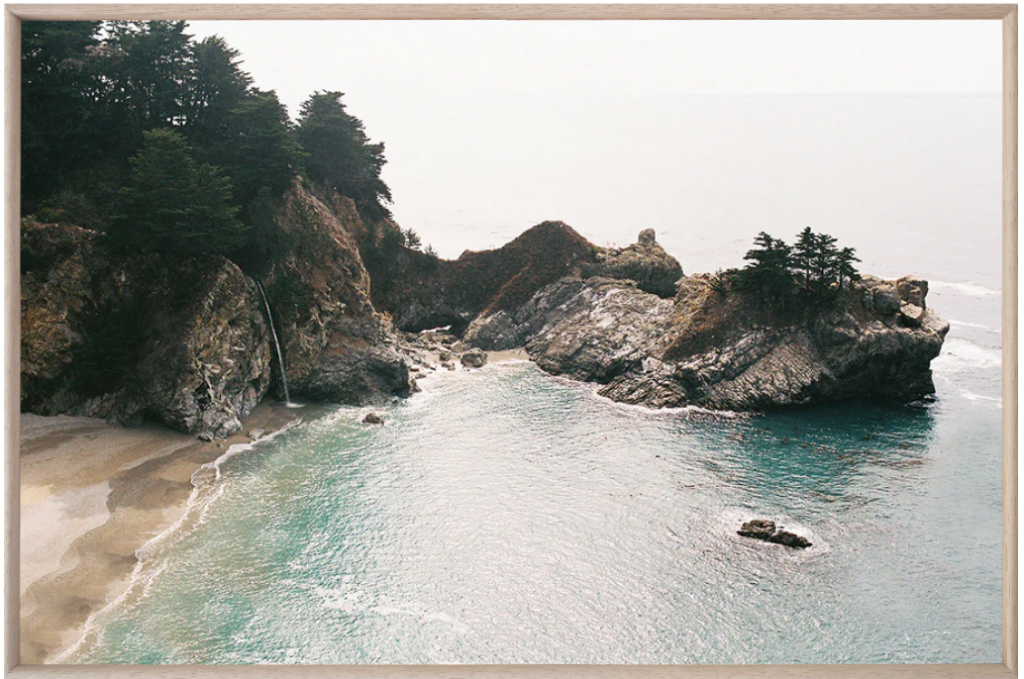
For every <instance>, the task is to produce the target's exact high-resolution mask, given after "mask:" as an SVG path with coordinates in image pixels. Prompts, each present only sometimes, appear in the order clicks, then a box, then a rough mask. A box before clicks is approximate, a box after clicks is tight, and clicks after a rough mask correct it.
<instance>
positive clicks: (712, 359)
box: [475, 276, 949, 410]
mask: <svg viewBox="0 0 1024 679" xmlns="http://www.w3.org/2000/svg"><path fill="white" fill-rule="evenodd" d="M927 291H928V287H927V282H926V281H923V280H920V279H915V278H911V277H907V278H903V279H900V280H899V281H883V280H881V279H877V278H874V277H870V276H868V277H865V279H864V280H863V281H860V282H857V283H855V284H854V285H853V286H852V288H851V289H850V290H849V291H847V292H846V293H845V294H843V295H842V296H841V297H840V299H839V300H838V301H836V302H835V303H833V304H830V305H828V309H827V311H821V312H810V313H808V312H805V311H801V312H799V313H791V314H789V315H788V316H783V315H781V314H777V313H774V312H771V311H768V310H766V309H765V308H764V305H763V304H760V303H758V302H757V301H756V300H753V299H751V298H750V297H749V296H747V295H744V294H742V293H738V292H720V291H717V290H716V289H715V286H714V285H713V282H712V277H710V276H692V277H690V278H687V279H685V280H684V281H682V282H681V284H680V286H679V292H678V294H677V296H676V297H675V299H673V300H665V299H661V298H659V297H657V296H655V295H652V294H648V293H645V292H644V291H642V290H640V289H639V288H638V287H637V286H636V285H635V284H630V283H624V282H621V281H616V280H611V279H608V278H601V277H592V278H589V279H583V278H580V277H569V278H566V279H563V280H561V281H558V282H557V283H555V284H553V285H551V286H548V287H547V288H545V289H543V290H541V291H540V292H539V293H538V294H537V295H536V296H535V297H534V298H533V299H531V300H530V302H529V303H528V304H525V305H523V306H522V307H521V308H520V309H518V310H517V311H516V312H515V313H512V314H506V315H504V316H492V317H491V318H489V319H486V320H484V321H483V322H481V323H480V324H479V326H480V327H477V328H476V329H475V330H476V335H475V336H476V337H484V338H486V340H485V342H489V341H492V338H494V337H501V338H506V339H507V341H519V342H522V343H524V344H525V346H526V348H527V350H528V352H529V353H530V356H531V357H532V358H533V359H534V360H535V361H536V362H537V365H538V366H540V367H541V368H542V369H544V370H546V371H548V372H551V373H554V374H561V375H566V376H569V377H573V378H575V379H581V380H587V381H593V382H598V383H601V384H603V385H604V386H603V387H602V388H601V390H600V393H601V394H602V395H604V396H607V397H609V398H611V399H613V400H616V401H622V402H626V403H637V404H643V405H647V406H651V407H665V406H686V405H698V406H702V407H707V408H713V409H731V410H761V409H767V408H775V407H783V406H791V405H801V404H808V403H816V402H824V401H834V400H841V399H846V398H853V397H861V396H863V397H883V398H892V399H899V400H903V401H909V400H913V399H915V398H920V397H921V396H924V395H927V394H931V393H933V392H934V385H933V383H932V379H931V371H930V368H929V365H930V362H931V360H932V359H933V358H935V357H936V356H938V354H939V351H940V350H941V348H942V342H943V338H944V337H945V335H946V333H947V332H948V330H949V324H948V323H947V322H946V321H945V320H943V319H942V318H941V317H940V316H939V315H938V314H936V313H935V312H934V311H932V310H930V309H928V308H927V307H926V305H925V298H926V296H927Z"/></svg>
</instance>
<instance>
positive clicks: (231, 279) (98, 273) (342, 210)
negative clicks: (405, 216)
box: [21, 184, 414, 438]
mask: <svg viewBox="0 0 1024 679" xmlns="http://www.w3.org/2000/svg"><path fill="white" fill-rule="evenodd" d="M277 220H278V226H279V227H280V232H281V236H280V238H281V241H282V245H281V247H280V248H278V249H277V250H276V251H275V252H274V253H272V256H271V257H270V258H269V259H267V261H264V262H263V264H262V265H261V266H260V267H259V270H257V271H254V272H252V273H254V274H256V275H258V276H259V277H260V278H261V279H262V280H263V282H264V283H265V289H266V291H267V295H268V298H269V300H270V305H271V308H272V309H273V312H274V314H275V318H274V321H275V325H276V326H277V329H278V334H279V336H280V339H281V343H282V350H283V354H284V358H285V361H284V362H285V366H286V369H287V376H288V380H289V386H290V387H291V389H292V394H293V395H297V396H300V397H305V398H310V399H315V400H322V401H330V402H340V403H352V404H363V403H371V402H375V401H381V400H383V399H386V398H391V397H395V396H406V395H408V394H409V393H411V390H412V389H413V386H414V383H413V381H412V380H411V378H410V374H409V367H408V359H407V357H406V356H405V355H403V353H402V352H401V351H400V350H401V349H402V346H401V342H400V341H399V338H398V336H397V334H396V333H395V331H394V329H393V327H392V326H391V324H390V323H389V322H388V320H387V319H386V318H385V317H384V316H382V315H381V314H379V313H377V311H376V310H375V309H374V308H373V305H372V303H371V302H370V296H369V287H370V282H369V276H368V275H367V273H366V270H365V268H364V267H363V264H362V261H361V259H360V255H359V250H358V248H357V246H356V244H355V240H354V238H353V235H352V233H353V230H357V229H359V228H362V226H361V224H360V223H359V217H358V214H357V213H356V211H355V208H354V207H353V205H352V203H351V201H348V200H347V199H338V200H337V201H336V204H334V205H332V206H331V208H328V207H327V206H325V205H324V203H323V202H321V201H320V200H318V199H317V198H315V197H314V196H313V195H312V194H310V193H309V192H307V191H305V190H304V189H303V188H302V187H301V186H299V185H298V184H296V185H295V186H294V187H293V189H292V190H291V191H290V192H289V193H288V194H287V196H286V197H285V200H284V201H283V203H282V207H281V210H280V213H279V215H278V216H277ZM21 284H22V286H21V287H22V298H21V309H22V319H21V320H22V346H21V353H22V392H21V400H22V409H23V410H28V411H32V412H36V413H39V414H44V415H52V414H58V413H65V414H71V415H84V416H92V417H101V418H106V419H112V420H115V421H118V422H121V423H122V424H126V425H130V424H137V423H140V422H141V421H143V420H144V419H150V420H156V421H159V422H162V423H164V424H166V425H168V426H170V427H173V428H174V429H178V430H181V431H185V432H189V433H192V434H196V435H197V436H202V437H204V438H217V437H224V436H227V435H230V434H231V433H234V432H235V431H237V430H238V429H239V428H240V427H241V426H242V425H241V418H243V417H245V416H246V415H247V414H248V413H249V412H250V411H251V410H252V409H253V408H254V407H255V406H256V404H257V403H258V402H259V401H260V400H261V399H262V398H263V396H264V395H265V394H266V393H267V391H268V389H269V388H270V385H271V376H272V370H273V371H274V373H273V374H274V375H275V376H276V382H277V384H278V386H279V385H280V372H279V371H280V366H279V365H278V361H277V359H276V357H275V358H272V354H273V349H272V347H271V339H270V328H269V325H268V320H267V317H266V312H265V310H264V305H263V302H262V299H261V297H260V296H259V290H258V288H257V284H256V282H255V280H254V279H253V278H252V277H250V276H249V275H246V273H243V271H242V269H240V268H239V267H238V266H237V265H236V264H234V263H233V262H232V261H230V260H228V259H226V258H224V257H220V256H203V257H191V258H178V259H174V260H171V259H169V258H167V257H163V256H161V255H159V254H156V253H149V254H131V253H128V254H123V253H116V252H112V251H110V250H109V249H108V248H107V247H105V245H104V243H103V238H102V236H101V235H100V234H98V233H96V232H93V231H90V230H87V229H82V228H78V227H75V226H68V225H55V224H40V223H37V222H33V221H31V220H26V221H25V222H24V223H23V226H22V281H21Z"/></svg>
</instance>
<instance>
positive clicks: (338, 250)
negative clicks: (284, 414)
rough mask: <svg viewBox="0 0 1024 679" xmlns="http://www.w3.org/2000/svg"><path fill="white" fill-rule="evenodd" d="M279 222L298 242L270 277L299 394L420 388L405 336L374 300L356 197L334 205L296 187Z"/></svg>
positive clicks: (323, 397) (351, 396) (333, 395)
mask: <svg viewBox="0 0 1024 679" xmlns="http://www.w3.org/2000/svg"><path fill="white" fill-rule="evenodd" d="M278 225H279V227H280V229H281V231H282V232H283V234H284V235H285V239H286V240H287V241H288V242H290V243H291V247H289V248H286V249H284V250H282V251H281V252H279V253H278V254H277V257H275V259H274V260H273V261H272V263H271V265H270V267H269V271H268V272H267V273H266V274H265V275H264V277H263V283H264V287H265V288H266V291H267V297H268V298H269V300H270V305H271V307H272V308H273V310H274V314H275V319H274V320H275V323H276V325H277V330H278V337H279V339H280V341H281V349H282V351H283V353H284V356H285V364H286V368H287V373H288V385H289V387H290V388H291V392H292V394H293V395H297V396H300V397H304V398H308V399H313V400H318V401H328V402H335V403H348V404H359V405H361V404H366V403H372V402H376V401H380V400H382V399H385V398H388V397H392V396H398V397H401V396H408V395H409V393H410V390H411V388H412V384H411V382H410V375H409V366H408V362H407V360H406V358H405V357H404V356H403V355H402V354H401V353H400V352H399V351H398V348H399V338H398V337H397V335H396V333H395V332H394V330H393V327H392V326H391V324H390V323H389V322H388V321H387V319H385V318H384V316H382V315H381V314H380V313H378V312H377V310H376V309H375V308H374V306H373V304H372V302H371V300H370V277H369V275H368V274H367V272H366V269H365V268H364V266H363V262H362V259H361V257H360V253H359V249H358V246H357V245H356V240H355V234H356V233H358V232H360V231H361V230H363V228H364V227H363V225H362V222H361V220H360V218H359V214H358V213H357V212H356V208H355V206H354V205H353V203H352V201H350V200H349V199H347V198H340V199H336V200H335V201H334V203H333V204H332V205H331V206H330V207H328V206H327V205H325V204H324V202H322V201H321V200H319V199H318V198H316V197H315V196H313V195H312V194H310V193H309V192H307V191H305V190H303V189H302V188H301V187H300V186H298V185H296V186H295V187H293V189H292V190H291V191H290V192H289V193H288V195H287V196H286V200H285V204H284V208H283V210H282V212H281V214H280V215H279V217H278Z"/></svg>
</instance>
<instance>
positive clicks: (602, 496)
mask: <svg viewBox="0 0 1024 679" xmlns="http://www.w3.org/2000/svg"><path fill="white" fill-rule="evenodd" d="M940 367H941V366H940ZM954 374H955V372H954V370H953V369H951V370H950V372H949V375H950V377H952V376H953V375H954ZM423 386H424V392H423V393H421V394H417V395H416V396H414V397H413V398H411V399H409V400H408V401H407V402H404V403H398V404H395V405H394V406H392V407H390V408H387V409H385V410H384V411H383V414H384V416H385V418H386V419H387V421H388V422H387V425H386V426H384V427H371V426H366V425H362V424H360V423H359V419H360V417H361V415H362V414H363V413H364V412H365V411H363V410H360V409H357V408H345V407H342V408H326V407H320V408H313V407H309V408H307V411H306V412H304V413H303V416H304V419H305V421H304V423H303V424H302V425H300V426H297V427H295V428H293V429H291V430H288V431H286V432H284V433H282V434H280V435H278V436H277V437H276V438H275V439H274V440H272V441H269V442H265V443H260V444H257V445H255V446H254V447H253V448H252V449H251V450H248V451H244V452H242V453H241V454H237V455H235V456H233V457H230V458H229V459H226V460H224V461H222V462H221V463H220V471H221V473H222V476H221V478H220V479H216V480H215V479H213V476H214V473H213V472H214V470H213V469H207V470H205V472H203V473H202V474H200V475H199V476H200V477H205V478H199V479H197V481H198V482H199V483H200V488H199V489H198V490H197V496H196V502H195V505H194V507H193V511H192V512H191V513H190V516H189V517H188V518H187V520H186V525H184V526H182V527H181V528H180V529H179V530H177V531H176V532H175V533H174V534H172V535H170V536H169V537H168V538H167V539H165V540H163V541H162V542H161V543H159V544H158V545H154V546H151V547H150V548H149V552H148V554H147V555H146V556H147V559H146V561H145V565H144V566H143V567H142V568H141V569H140V571H139V572H138V573H137V585H136V587H135V589H134V591H133V592H131V593H129V595H128V596H127V597H126V598H125V600H124V601H122V602H120V603H119V604H117V605H115V606H113V607H111V608H110V609H108V610H107V611H106V612H105V613H104V614H102V615H101V616H100V617H99V618H97V619H95V620H94V621H93V623H92V625H91V629H92V632H91V633H90V634H89V635H87V637H86V642H85V643H84V644H82V645H81V646H80V647H79V648H78V649H76V650H75V651H73V652H72V654H71V655H70V656H68V657H66V658H64V659H63V661H74V662H93V663H101V662H102V663H456V662H458V663H522V662H526V663H538V662H572V663H703V664H713V663H764V662H777V663H792V662H829V663H838V662H996V661H998V659H999V652H1000V639H999V633H1000V627H999V610H1000V609H999V605H1000V602H999V593H1000V573H999V551H1000V535H999V520H998V517H999V497H1000V495H999V489H1000V486H999V438H998V430H999V426H998V425H999V416H1000V410H999V408H998V407H994V406H993V405H992V402H989V401H986V400H985V399H973V400H972V399H971V398H969V397H963V396H951V397H948V398H941V399H940V400H939V401H938V402H937V403H936V404H934V405H933V406H931V407H929V408H914V407H891V406H889V407H882V406H877V405H870V404H846V405H842V406H834V407H827V408H813V409H808V410H803V411H799V412H792V413H779V414H772V415H764V416H752V417H737V416H733V417H722V416H711V415H709V414H707V413H705V412H702V411H660V412H655V411H646V410H643V409H641V408H636V407H631V406H623V405H620V404H615V403H611V402H609V401H607V400H604V399H602V398H600V397H598V396H597V395H596V394H595V393H594V391H593V389H592V388H591V387H589V386H587V385H580V384H575V383H572V382H569V381H566V380H563V379H559V378H552V377H549V376H547V375H545V374H543V373H542V372H540V371H539V370H538V369H537V368H535V367H534V366H533V365H532V364H530V363H526V362H517V363H504V364H492V365H489V366H487V367H485V368H484V369H482V370H478V371H472V372H471V371H465V372H458V373H448V372H447V371H445V372H444V373H443V374H437V375H435V376H432V377H429V378H426V379H425V380H424V381H423ZM752 516H767V517H771V518H774V519H776V520H778V521H781V522H782V523H783V524H784V525H786V526H787V527H790V528H792V529H794V530H796V531H798V532H801V533H803V534H806V535H808V536H809V537H810V539H811V540H812V541H813V542H814V546H813V547H812V548H810V549H808V550H805V551H797V550H790V549H788V548H785V547H781V546H778V545H769V544H765V543H760V542H755V541H750V540H746V539H743V538H740V537H738V536H736V535H735V530H736V529H737V528H738V527H739V524H740V522H741V521H742V520H743V519H744V518H747V517H752ZM197 524H201V525H197Z"/></svg>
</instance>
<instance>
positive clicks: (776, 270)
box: [734, 227, 860, 307]
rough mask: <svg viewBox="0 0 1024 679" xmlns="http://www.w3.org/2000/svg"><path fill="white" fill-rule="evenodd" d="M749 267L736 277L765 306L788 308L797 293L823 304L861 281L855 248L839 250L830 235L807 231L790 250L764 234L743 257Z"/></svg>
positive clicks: (802, 233)
mask: <svg viewBox="0 0 1024 679" xmlns="http://www.w3.org/2000/svg"><path fill="white" fill-rule="evenodd" d="M743 258H744V259H745V260H747V261H748V262H749V263H748V264H747V266H746V267H745V268H743V269H741V270H739V271H736V272H735V274H734V276H735V280H736V283H737V286H738V288H739V289H741V290H748V291H751V292H754V293H756V294H757V295H759V296H760V298H761V301H762V302H764V303H766V304H773V305H776V306H782V307H785V305H786V300H787V299H788V295H789V293H792V292H794V291H798V292H799V293H800V294H801V295H802V296H803V297H804V299H805V300H809V301H813V302H817V303H822V302H827V301H829V299H831V298H833V297H834V296H835V295H837V294H838V293H839V292H840V291H842V290H843V289H844V288H845V284H846V282H847V281H854V280H857V279H858V278H860V275H859V274H858V273H857V269H856V268H855V267H854V262H859V261H860V259H858V258H857V255H856V252H855V251H854V249H853V248H848V247H847V248H839V247H837V245H836V239H835V238H834V237H832V236H829V235H828V234H824V233H814V232H813V231H812V230H811V227H807V228H805V229H804V230H803V231H802V232H801V233H800V235H799V236H798V237H797V241H796V244H795V245H794V246H793V247H790V246H789V245H787V244H786V242H785V241H783V240H782V239H780V238H773V237H772V236H770V235H768V234H767V233H765V232H764V231H762V232H761V233H759V234H758V235H757V238H755V239H754V247H753V248H752V249H751V250H750V251H749V252H747V254H746V255H745V256H744V257H743Z"/></svg>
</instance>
